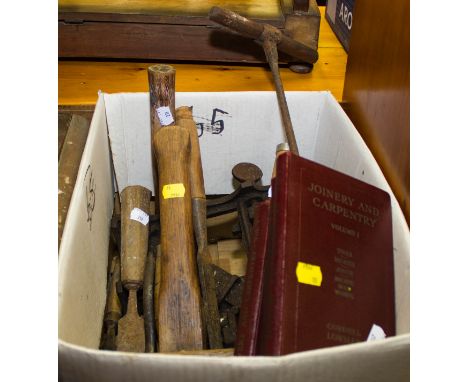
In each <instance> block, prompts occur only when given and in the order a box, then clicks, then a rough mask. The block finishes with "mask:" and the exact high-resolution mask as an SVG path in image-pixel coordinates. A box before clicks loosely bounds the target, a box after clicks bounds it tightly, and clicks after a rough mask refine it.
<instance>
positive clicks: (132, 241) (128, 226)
mask: <svg viewBox="0 0 468 382" xmlns="http://www.w3.org/2000/svg"><path fill="white" fill-rule="evenodd" d="M150 198H151V191H150V190H148V189H147V188H145V187H143V186H128V187H125V188H124V190H123V191H122V192H121V194H120V202H121V205H122V207H121V208H122V212H121V279H122V284H123V286H124V287H125V288H127V289H139V288H140V287H141V286H142V285H143V278H144V272H145V260H146V254H147V251H148V233H149V224H148V222H149V214H150Z"/></svg>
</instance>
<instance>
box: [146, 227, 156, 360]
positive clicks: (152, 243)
mask: <svg viewBox="0 0 468 382" xmlns="http://www.w3.org/2000/svg"><path fill="white" fill-rule="evenodd" d="M148 242H149V245H148V255H147V256H146V263H145V276H144V280H143V318H144V325H145V352H146V353H154V352H155V351H156V350H157V349H156V327H155V320H154V278H155V273H156V246H157V244H158V242H159V237H156V236H154V235H152V236H151V235H150V237H149V240H148Z"/></svg>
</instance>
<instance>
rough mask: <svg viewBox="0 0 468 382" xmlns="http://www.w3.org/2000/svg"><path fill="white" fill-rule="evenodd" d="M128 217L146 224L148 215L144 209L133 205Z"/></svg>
mask: <svg viewBox="0 0 468 382" xmlns="http://www.w3.org/2000/svg"><path fill="white" fill-rule="evenodd" d="M130 219H132V220H136V221H137V222H140V223H141V224H143V225H147V224H148V222H149V215H148V214H147V213H146V212H145V211H143V210H141V209H139V208H137V207H135V208H134V209H133V210H132V211H131V212H130Z"/></svg>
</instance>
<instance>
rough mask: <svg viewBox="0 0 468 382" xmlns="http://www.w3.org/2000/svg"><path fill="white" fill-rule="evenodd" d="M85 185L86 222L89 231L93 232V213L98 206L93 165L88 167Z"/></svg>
mask: <svg viewBox="0 0 468 382" xmlns="http://www.w3.org/2000/svg"><path fill="white" fill-rule="evenodd" d="M83 183H84V184H85V190H86V193H85V199H86V212H87V219H86V222H87V223H88V224H89V230H90V231H91V230H92V223H93V211H94V207H95V205H96V181H95V180H94V176H93V170H92V168H91V165H88V168H87V169H86V174H85V176H84V182H83Z"/></svg>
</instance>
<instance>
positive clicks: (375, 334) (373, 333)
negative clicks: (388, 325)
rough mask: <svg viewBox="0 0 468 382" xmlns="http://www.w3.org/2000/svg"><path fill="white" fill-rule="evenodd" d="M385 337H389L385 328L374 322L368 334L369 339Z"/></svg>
mask: <svg viewBox="0 0 468 382" xmlns="http://www.w3.org/2000/svg"><path fill="white" fill-rule="evenodd" d="M385 337H387V335H386V334H385V332H384V330H383V329H382V328H381V327H380V326H379V325H376V324H373V325H372V328H371V330H370V332H369V335H368V336H367V341H375V340H382V339H384V338H385Z"/></svg>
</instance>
